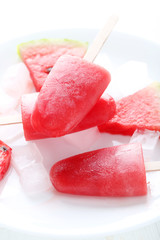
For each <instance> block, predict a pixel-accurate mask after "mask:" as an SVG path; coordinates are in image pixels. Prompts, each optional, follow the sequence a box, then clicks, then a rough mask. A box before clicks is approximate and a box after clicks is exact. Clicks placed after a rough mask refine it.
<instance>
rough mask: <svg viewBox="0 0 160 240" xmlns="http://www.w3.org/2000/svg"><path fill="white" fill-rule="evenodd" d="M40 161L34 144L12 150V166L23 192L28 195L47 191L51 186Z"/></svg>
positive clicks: (40, 158) (40, 157)
mask: <svg viewBox="0 0 160 240" xmlns="http://www.w3.org/2000/svg"><path fill="white" fill-rule="evenodd" d="M42 161H43V158H42V155H41V154H40V152H39V150H38V148H37V147H36V145H35V144H34V143H27V144H25V145H19V146H15V147H14V148H13V157H12V165H13V167H14V168H15V170H16V172H17V173H18V175H19V180H20V183H21V185H22V187H23V189H24V191H26V192H27V193H28V194H36V193H39V192H43V191H47V190H48V189H49V188H50V186H51V183H50V180H49V175H48V173H47V171H46V169H45V167H44V165H43V162H42Z"/></svg>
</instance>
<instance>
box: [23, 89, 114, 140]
mask: <svg viewBox="0 0 160 240" xmlns="http://www.w3.org/2000/svg"><path fill="white" fill-rule="evenodd" d="M37 97H38V93H31V94H25V95H23V96H22V101H21V112H22V122H23V130H24V136H25V139H26V140H27V141H30V140H35V139H43V138H49V137H51V136H52V134H50V136H48V135H45V134H43V133H39V132H37V131H36V130H35V129H34V128H33V127H32V125H31V121H30V119H31V114H32V112H33V109H34V105H35V102H36V100H37ZM115 111H116V105H115V101H114V99H113V98H112V97H110V96H109V95H108V96H106V97H105V99H104V98H100V99H99V100H98V102H97V103H96V104H95V106H94V107H93V108H92V109H91V111H90V112H89V113H88V114H87V115H86V116H85V117H84V118H83V119H82V121H81V122H80V123H79V124H78V125H77V126H76V127H75V129H73V130H72V133H73V132H78V131H82V130H85V129H88V128H91V127H95V126H98V125H100V124H102V123H104V122H106V121H107V120H109V119H110V118H112V117H113V116H114V114H115Z"/></svg>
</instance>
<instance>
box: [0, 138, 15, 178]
mask: <svg viewBox="0 0 160 240" xmlns="http://www.w3.org/2000/svg"><path fill="white" fill-rule="evenodd" d="M11 155H12V149H11V148H10V147H9V146H8V145H7V144H5V143H4V142H2V141H1V140H0V181H1V180H2V179H3V178H4V176H5V174H6V172H7V171H8V168H9V166H10V162H11Z"/></svg>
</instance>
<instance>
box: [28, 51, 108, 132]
mask: <svg viewBox="0 0 160 240" xmlns="http://www.w3.org/2000/svg"><path fill="white" fill-rule="evenodd" d="M109 82H110V74H109V72H108V71H107V70H105V69H104V68H102V67H100V66H98V65H95V64H93V63H90V62H88V61H86V60H84V59H81V58H79V57H74V56H69V55H64V56H62V57H60V58H59V59H58V61H57V62H56V64H55V65H54V67H53V68H52V70H51V72H50V73H49V75H48V77H47V79H46V81H45V83H44V85H43V86H42V88H41V91H40V93H39V95H38V99H37V101H36V104H35V106H34V110H33V113H32V116H31V121H32V126H33V127H34V129H35V130H37V131H38V132H40V133H42V134H45V135H51V134H52V137H59V136H63V135H65V134H67V133H69V132H71V131H72V129H74V128H75V127H76V126H77V125H78V124H79V123H80V122H81V121H82V119H83V118H84V117H85V116H86V115H87V113H88V112H89V111H90V110H91V109H92V108H93V106H94V105H95V104H96V102H97V101H98V99H99V98H100V96H101V95H102V93H103V92H104V90H105V89H106V87H107V86H108V84H109Z"/></svg>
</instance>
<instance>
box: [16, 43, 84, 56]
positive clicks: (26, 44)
mask: <svg viewBox="0 0 160 240" xmlns="http://www.w3.org/2000/svg"><path fill="white" fill-rule="evenodd" d="M44 44H45V45H46V46H48V45H49V44H51V45H57V46H58V45H64V46H66V45H68V46H71V47H86V49H87V47H88V42H82V41H78V40H73V39H67V38H42V39H37V40H31V41H28V42H22V43H20V44H18V46H17V53H18V55H19V57H20V58H21V49H28V48H29V47H30V46H32V47H33V46H42V45H43V46H44Z"/></svg>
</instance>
